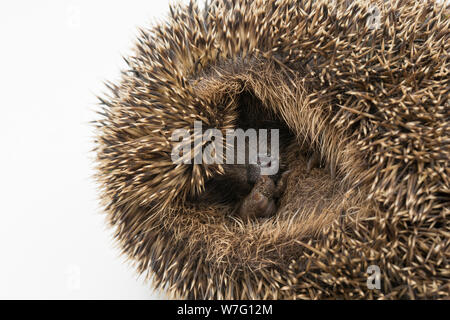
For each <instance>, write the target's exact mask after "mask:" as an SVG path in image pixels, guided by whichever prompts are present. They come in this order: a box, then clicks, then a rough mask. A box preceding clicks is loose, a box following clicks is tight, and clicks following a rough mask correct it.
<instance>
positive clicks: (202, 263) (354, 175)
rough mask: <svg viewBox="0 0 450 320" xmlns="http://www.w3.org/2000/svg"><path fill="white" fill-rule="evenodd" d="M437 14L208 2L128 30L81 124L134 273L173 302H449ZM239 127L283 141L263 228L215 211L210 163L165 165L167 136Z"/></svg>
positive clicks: (448, 177)
mask: <svg viewBox="0 0 450 320" xmlns="http://www.w3.org/2000/svg"><path fill="white" fill-rule="evenodd" d="M374 5H376V6H377V8H379V10H380V14H379V17H378V18H379V24H378V25H377V26H376V27H375V28H374V27H373V26H372V25H370V24H368V20H369V19H373V17H374V16H373V12H372V11H373V6H374ZM448 12H449V11H448V8H446V7H445V5H444V4H439V3H435V2H434V1H424V2H422V1H392V2H383V1H377V2H373V1H372V2H368V1H365V2H364V1H345V2H338V1H312V0H298V1H294V0H277V1H275V0H228V1H227V0H214V1H209V2H206V4H205V7H204V8H201V9H200V8H199V7H198V5H197V4H196V3H195V2H191V3H189V4H188V5H174V6H171V8H170V14H169V16H168V17H167V19H166V20H165V21H164V22H161V23H159V24H157V25H156V26H154V27H152V28H151V29H142V30H141V32H140V35H139V37H138V40H137V42H136V45H135V52H134V54H133V55H132V56H131V57H128V58H127V59H126V61H127V63H128V66H129V68H128V70H125V71H124V72H123V75H122V79H121V80H120V82H118V83H117V84H110V85H109V88H110V94H108V95H107V96H105V97H103V98H101V103H102V104H103V107H102V111H101V114H102V118H101V119H100V120H98V121H97V122H96V123H97V130H98V131H97V135H96V145H97V147H96V154H97V175H96V178H97V180H98V181H99V184H100V185H101V199H102V201H103V203H104V206H105V211H106V213H107V217H108V222H109V224H110V225H111V226H112V227H113V228H114V230H115V233H114V236H115V239H116V240H117V242H118V244H119V246H120V248H121V249H122V252H123V253H124V254H125V255H126V256H127V257H128V258H129V260H130V261H131V262H132V263H133V264H134V265H135V267H136V269H137V271H138V273H140V274H145V275H146V277H148V278H149V279H151V280H152V283H153V286H154V287H156V288H164V289H166V290H167V292H168V293H170V294H171V295H172V296H173V297H176V298H188V299H330V298H332V299H357V298H359V299H361V298H362V299H402V298H403V299H416V298H418V299H430V298H431V299H440V298H448V297H449V296H450V268H449V259H450V224H449V217H450V208H449V207H450V206H449V205H450V166H449V164H450V163H449V162H450V160H449V159H450V133H449V131H450V130H449V128H450V110H449V106H450V103H449V91H450V80H449V72H450V32H449V31H450V29H449V27H450V19H448ZM248 115H251V119H250V120H249V123H248V125H249V126H252V125H255V126H257V125H259V124H260V123H264V121H266V120H270V121H272V122H273V123H275V126H277V127H279V128H280V129H282V130H284V132H286V135H285V136H284V137H283V138H282V140H281V142H282V153H281V154H282V159H285V160H284V165H285V166H286V167H287V168H288V169H290V170H292V173H291V174H290V176H289V178H288V182H287V189H286V191H285V192H284V194H283V196H282V197H281V199H280V206H279V208H278V212H277V214H276V215H275V216H273V217H271V218H269V219H264V220H257V221H255V220H252V221H243V220H240V219H238V218H236V217H234V216H233V215H232V214H230V212H231V210H232V207H233V205H234V204H235V203H233V202H235V200H234V199H233V198H232V197H228V196H226V195H225V193H223V194H222V193H221V192H222V191H223V189H221V188H218V186H219V181H220V179H221V178H222V180H223V179H225V180H226V179H227V176H226V171H225V170H224V167H223V166H221V165H206V164H191V165H189V164H174V163H173V162H172V160H171V151H172V147H173V143H172V141H171V140H170V138H171V134H172V133H173V132H174V130H176V129H179V128H187V129H190V128H193V125H194V121H202V123H203V127H204V129H205V128H218V129H219V130H223V131H225V130H226V129H232V128H237V127H239V126H240V125H241V124H242V123H243V122H244V121H243V120H242V119H244V118H246V117H248ZM311 153H316V154H318V155H320V159H321V165H320V166H318V167H316V168H314V169H312V170H311V171H309V172H308V171H307V170H305V168H306V162H307V159H308V156H309V155H310V154H311ZM193 156H195V155H194V154H193ZM326 167H330V168H334V170H335V174H333V175H331V174H330V172H329V171H328V170H326V169H325V168H326ZM220 190H222V191H220ZM372 265H376V266H378V267H379V270H380V273H381V288H379V289H373V290H371V289H369V288H368V287H367V279H368V276H369V275H368V273H367V270H368V268H369V266H372Z"/></svg>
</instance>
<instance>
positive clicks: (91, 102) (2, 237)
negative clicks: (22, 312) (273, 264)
mask: <svg viewBox="0 0 450 320" xmlns="http://www.w3.org/2000/svg"><path fill="white" fill-rule="evenodd" d="M168 3H169V2H168V1H166V0H162V1H149V0H147V1H144V0H142V1H137V0H132V1H131V0H127V1H106V0H102V1H99V0H96V1H87V0H86V1H80V0H79V1H61V0H53V1H43V0H40V1H8V2H6V1H3V2H2V4H1V5H0V121H1V125H0V137H1V142H2V144H1V149H0V150H1V151H0V165H1V180H0V201H1V207H0V208H1V209H0V218H1V220H0V298H1V299H10V298H15V299H16V298H19V299H31V298H32V299H93V298H99V299H157V298H164V295H163V294H161V293H157V292H153V291H152V290H151V289H150V285H149V284H145V283H144V281H143V279H142V278H138V277H137V275H136V273H135V272H134V269H132V267H131V266H130V265H129V264H127V263H126V259H125V258H124V257H122V256H120V253H119V250H118V249H117V248H116V247H115V242H114V241H113V240H112V235H111V234H112V232H111V230H108V229H107V228H106V224H105V223H104V222H105V216H104V215H103V214H102V210H101V207H100V205H99V201H98V192H97V189H96V184H95V183H94V182H93V179H92V174H93V158H94V154H93V153H92V152H90V150H91V149H92V147H93V144H92V140H93V130H92V126H91V125H90V124H89V121H91V120H93V119H94V118H95V117H96V115H95V113H94V110H95V108H96V107H97V106H96V104H97V99H96V95H98V94H101V93H102V92H103V91H104V90H105V87H104V85H103V81H104V80H117V79H118V78H119V71H120V69H121V68H124V67H125V63H124V62H123V60H122V56H123V55H127V54H128V53H129V52H130V49H131V48H132V45H133V43H134V40H135V37H136V36H137V34H138V31H137V28H138V27H140V26H143V27H146V26H147V27H148V26H150V25H151V24H153V23H155V22H156V21H158V20H160V19H163V18H164V15H165V14H166V12H168Z"/></svg>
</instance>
